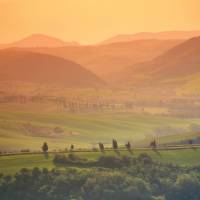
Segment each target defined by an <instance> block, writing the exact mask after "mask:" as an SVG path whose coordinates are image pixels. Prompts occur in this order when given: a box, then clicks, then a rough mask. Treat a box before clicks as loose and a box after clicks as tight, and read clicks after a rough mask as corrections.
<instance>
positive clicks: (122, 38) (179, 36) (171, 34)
mask: <svg viewBox="0 0 200 200" xmlns="http://www.w3.org/2000/svg"><path fill="white" fill-rule="evenodd" d="M196 36H200V31H164V32H157V33H153V32H141V33H136V34H132V35H117V36H114V37H112V38H109V39H107V40H105V41H103V42H101V43H100V45H105V44H111V43H118V42H127V41H132V40H149V39H157V40H187V39H190V38H192V37H196Z"/></svg>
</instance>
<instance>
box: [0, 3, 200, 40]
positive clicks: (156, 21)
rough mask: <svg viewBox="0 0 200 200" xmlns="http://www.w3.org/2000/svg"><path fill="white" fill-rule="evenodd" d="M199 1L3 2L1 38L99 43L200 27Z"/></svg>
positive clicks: (0, 18)
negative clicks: (31, 36)
mask: <svg viewBox="0 0 200 200" xmlns="http://www.w3.org/2000/svg"><path fill="white" fill-rule="evenodd" d="M199 7H200V1H199V0H190V1H188V0H168V1H164V0H57V1H56V0H0V25H1V28H0V42H10V41H13V40H17V39H20V38H22V37H24V36H27V35H29V34H32V33H43V34H49V35H52V36H56V37H59V38H62V39H64V40H68V41H69V40H77V41H79V42H81V43H94V42H98V41H100V40H103V39H105V38H107V37H110V36H113V35H116V34H123V33H124V34H132V33H135V32H141V31H166V30H197V29H200V23H199V21H200V14H199V10H198V9H199Z"/></svg>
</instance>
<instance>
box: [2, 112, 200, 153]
mask: <svg viewBox="0 0 200 200" xmlns="http://www.w3.org/2000/svg"><path fill="white" fill-rule="evenodd" d="M24 123H31V124H32V125H34V126H36V127H37V126H42V127H45V128H54V127H61V128H62V129H63V130H65V131H66V132H68V133H75V134H66V135H64V136H54V137H48V136H39V137H36V136H33V135H31V136H30V135H27V133H26V132H25V131H24V129H22V125H23V124H24ZM192 123H195V124H200V119H181V118H173V117H162V116H152V115H136V114H129V113H126V114H125V113H114V114H111V113H98V114H92V113H90V114H64V113H38V112H20V111H18V112H8V111H3V112H1V113H0V149H1V150H20V149H26V148H29V149H31V150H40V147H41V145H42V143H43V142H44V141H46V142H48V144H49V148H50V150H54V149H57V150H58V149H64V148H66V147H69V145H70V144H71V143H73V144H75V147H76V148H82V147H89V148H92V147H94V146H95V145H96V144H97V143H98V142H100V141H101V142H103V143H104V144H107V145H108V146H109V145H110V143H111V140H112V139H113V138H116V139H117V140H118V142H119V143H121V144H124V143H125V142H127V141H128V140H129V141H133V143H136V142H139V141H142V140H145V139H148V138H152V133H153V131H154V129H155V128H157V127H162V126H172V127H180V128H188V126H189V125H190V124H192Z"/></svg>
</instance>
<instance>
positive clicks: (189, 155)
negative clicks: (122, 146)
mask: <svg viewBox="0 0 200 200" xmlns="http://www.w3.org/2000/svg"><path fill="white" fill-rule="evenodd" d="M141 153H147V154H148V155H150V156H151V157H152V159H153V160H154V161H158V162H161V163H173V164H177V165H180V166H190V167H191V166H197V165H200V159H199V158H200V149H196V150H194V149H182V150H161V151H157V152H155V151H153V150H139V149H135V150H133V154H130V153H129V152H128V151H120V156H123V155H126V156H131V157H135V158H136V157H137V156H138V155H140V154H141ZM65 154H67V153H65ZM74 154H75V155H78V156H79V157H80V158H86V159H88V160H97V159H98V158H99V157H100V156H102V155H103V154H102V153H101V152H99V151H97V152H74ZM105 155H106V156H110V155H112V156H119V155H116V153H115V152H114V151H108V152H106V153H105ZM54 156H55V153H49V157H48V158H46V157H45V156H44V155H43V154H42V153H40V154H27V155H10V156H0V172H1V173H4V174H15V173H16V172H18V171H19V170H20V169H22V168H27V169H33V168H34V167H38V168H40V169H42V168H47V169H53V168H56V166H55V165H54V164H53V158H54ZM66 167H70V166H66ZM77 167H79V166H77ZM57 169H60V170H62V169H63V170H64V167H57Z"/></svg>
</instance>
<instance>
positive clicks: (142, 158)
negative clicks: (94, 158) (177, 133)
mask: <svg viewBox="0 0 200 200" xmlns="http://www.w3.org/2000/svg"><path fill="white" fill-rule="evenodd" d="M73 156H74V155H73V154H72V158H71V159H75V160H76V159H77V158H75V157H73ZM127 159H129V160H127ZM131 159H132V158H126V159H125V158H122V157H121V158H120V157H112V156H107V157H105V156H104V157H102V158H101V159H100V160H101V163H102V166H103V167H92V168H90V167H88V168H77V167H76V168H72V167H70V168H66V171H64V170H56V169H53V170H51V171H49V170H47V169H42V170H41V169H38V168H34V169H33V170H28V169H22V170H21V171H20V172H18V173H16V174H15V175H14V176H8V175H3V174H0V199H1V200H35V199H38V200H66V199H69V200H72V199H73V200H75V199H76V200H113V199H115V200H123V199H126V200H198V199H200V190H199V188H200V176H199V174H200V167H191V168H189V167H187V168H186V167H179V166H176V165H172V164H161V163H156V162H153V161H152V159H151V157H149V156H148V155H147V154H141V155H139V156H138V158H136V159H135V161H134V162H133V161H131ZM118 162H121V163H124V164H123V167H122V168H112V169H111V168H110V167H107V166H108V165H111V164H110V163H112V164H115V165H116V164H117V163H118ZM130 162H131V163H132V164H130ZM125 163H129V164H125Z"/></svg>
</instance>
